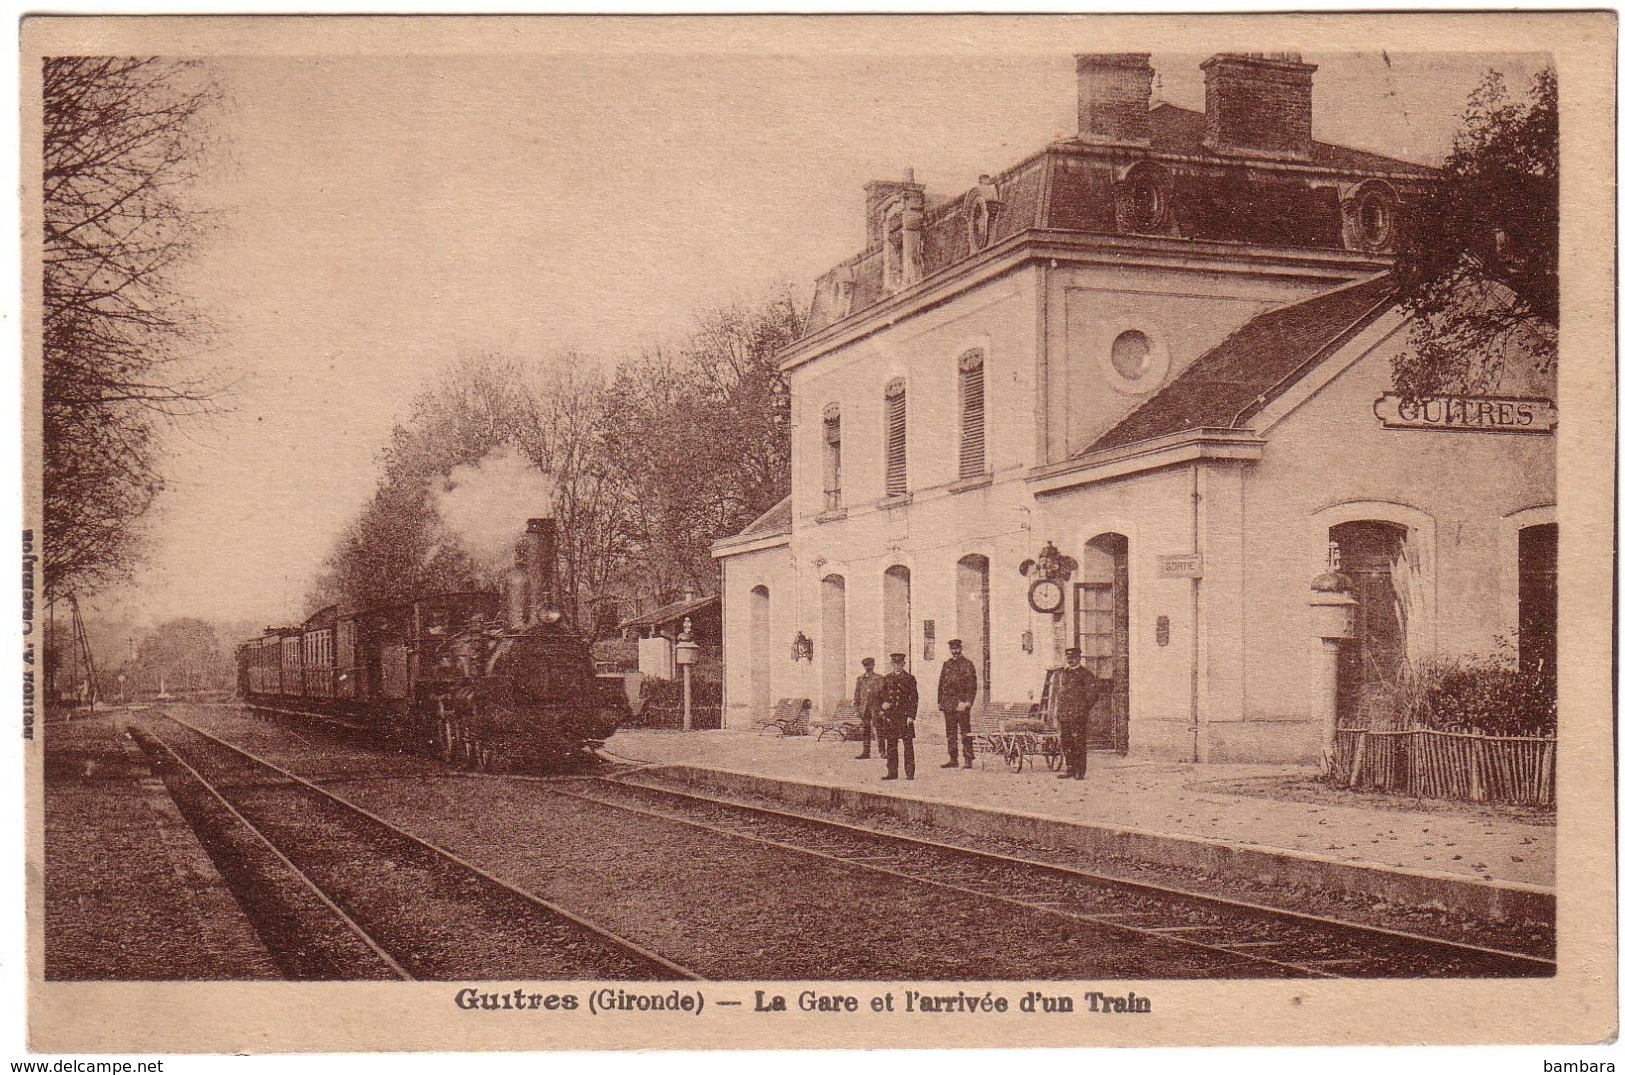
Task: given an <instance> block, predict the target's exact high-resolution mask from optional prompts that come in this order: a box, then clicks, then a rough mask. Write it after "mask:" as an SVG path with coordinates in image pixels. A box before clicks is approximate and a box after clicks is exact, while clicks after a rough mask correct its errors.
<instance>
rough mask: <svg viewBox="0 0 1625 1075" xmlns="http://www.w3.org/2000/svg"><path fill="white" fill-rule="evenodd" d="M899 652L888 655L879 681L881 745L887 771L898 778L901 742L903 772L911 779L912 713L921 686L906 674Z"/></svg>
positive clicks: (917, 704) (890, 777) (889, 776)
mask: <svg viewBox="0 0 1625 1075" xmlns="http://www.w3.org/2000/svg"><path fill="white" fill-rule="evenodd" d="M907 660H908V658H907V657H906V656H905V655H903V654H901V653H894V654H892V655H891V671H890V672H888V673H887V674H886V678H885V679H884V680H882V681H881V685H880V722H879V731H880V748H881V749H882V750H883V751H885V752H886V775H885V776H884V777H882V778H881V779H883V780H896V779H897V749H898V744H899V743H901V744H902V750H903V772H904V773H905V774H906V775H907V776H908V778H909V779H910V780H913V779H914V717H915V716H916V715H917V714H918V712H919V709H920V687H919V684H918V683H916V682H915V681H914V677H913V676H911V675H909V673H908V669H906V668H904V667H903V662H905V661H907Z"/></svg>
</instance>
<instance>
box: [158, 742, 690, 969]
mask: <svg viewBox="0 0 1625 1075" xmlns="http://www.w3.org/2000/svg"><path fill="white" fill-rule="evenodd" d="M164 719H165V720H166V721H167V722H168V724H166V725H165V727H164V730H163V731H162V732H159V731H157V730H155V729H153V728H151V727H148V728H145V729H138V730H137V731H136V736H137V739H138V741H140V742H141V744H142V746H143V748H144V749H145V750H146V751H147V752H148V754H149V755H150V756H151V757H152V758H153V759H154V761H155V762H156V764H157V769H158V772H159V773H160V775H162V776H163V777H164V779H165V781H166V783H168V784H169V785H170V787H171V791H172V792H173V793H174V794H175V797H176V801H177V802H178V803H180V804H181V808H182V810H183V812H184V813H186V814H187V815H188V819H189V820H190V821H191V822H192V824H193V825H194V826H195V827H196V828H197V829H198V832H199V835H200V837H201V838H202V839H203V840H204V843H205V845H206V846H208V847H209V850H210V853H211V855H213V856H214V857H215V859H216V861H217V863H219V864H220V865H221V872H222V873H223V874H224V875H226V876H227V878H228V880H230V881H232V882H233V887H234V888H235V889H238V891H240V892H242V893H243V895H244V898H243V903H244V906H245V909H246V910H247V911H248V912H249V914H250V917H251V918H254V919H255V925H256V927H257V928H258V929H259V930H260V932H261V935H262V937H263V938H264V939H265V940H266V942H267V945H268V947H270V948H271V950H272V952H273V956H274V957H275V958H276V959H277V961H278V964H279V966H280V967H281V968H282V970H283V972H284V973H285V974H286V975H287V976H289V977H293V978H300V979H307V980H310V979H380V980H389V979H396V980H403V979H425V980H468V979H478V978H509V979H524V978H537V979H589V980H620V981H648V980H676V979H697V978H698V977H699V975H697V974H695V973H694V972H692V971H690V970H688V969H687V968H685V967H682V966H679V965H678V964H676V963H673V962H671V961H670V960H667V959H665V958H664V957H662V956H660V955H657V954H655V953H654V952H650V951H648V950H647V949H644V948H643V947H641V946H639V945H637V944H635V943H634V942H632V941H629V940H627V939H625V938H623V937H621V936H619V935H617V934H615V933H613V932H611V931H609V930H607V929H604V928H602V927H601V926H598V925H596V924H595V923H593V922H591V921H589V920H587V919H585V918H582V917H581V916H579V915H577V914H574V913H572V912H570V911H568V910H565V909H564V908H562V907H559V906H557V905H555V904H553V903H551V902H549V901H547V900H544V899H542V898H540V897H538V896H536V895H533V894H532V893H529V892H526V891H524V890H523V889H520V888H517V887H515V886H514V885H511V884H509V883H507V882H506V881H503V880H501V879H499V878H497V877H495V876H493V875H491V874H490V873H487V872H486V871H484V870H481V869H480V868H479V867H477V866H475V865H473V864H471V863H469V862H467V861H465V860H464V859H462V858H460V857H458V856H456V855H454V854H452V853H450V852H448V851H446V850H444V849H443V848H440V847H438V846H436V845H434V844H432V843H429V842H428V841H425V840H423V839H421V838H419V837H417V836H414V835H412V834H411V833H408V832H406V831H404V830H403V829H401V828H399V827H398V826H396V825H393V824H391V823H390V822H388V821H386V820H384V819H383V818H381V817H379V816H377V815H376V814H374V813H372V812H370V811H367V810H365V809H363V808H361V807H359V806H357V805H355V804H353V803H351V802H349V801H348V800H346V799H344V798H342V797H341V796H339V795H336V794H334V793H333V792H331V791H329V790H327V789H325V788H321V787H319V786H317V785H316V784H314V783H312V782H311V781H309V780H307V779H305V778H304V777H301V776H299V775H297V774H295V773H292V772H290V771H288V770H287V769H284V768H282V767H280V766H278V765H276V764H274V763H272V762H269V761H266V760H265V759H263V758H260V757H258V756H257V755H254V754H252V753H250V752H248V751H246V750H243V749H242V748H241V747H238V746H235V745H233V744H231V743H228V742H226V741H225V740H223V739H221V738H219V737H218V736H215V735H213V734H211V733H209V732H207V731H204V730H203V729H201V728H198V727H196V726H194V725H192V724H189V723H187V722H185V721H182V720H180V719H178V718H176V717H174V716H166V717H165V718H164ZM170 725H173V727H171V726H170ZM245 890H246V891H245Z"/></svg>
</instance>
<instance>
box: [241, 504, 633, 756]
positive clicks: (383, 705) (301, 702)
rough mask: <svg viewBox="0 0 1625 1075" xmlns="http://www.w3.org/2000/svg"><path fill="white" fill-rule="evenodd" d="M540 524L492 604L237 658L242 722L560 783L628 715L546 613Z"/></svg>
mask: <svg viewBox="0 0 1625 1075" xmlns="http://www.w3.org/2000/svg"><path fill="white" fill-rule="evenodd" d="M555 561H556V537H555V529H554V523H553V520H551V519H531V520H530V521H529V524H528V525H527V527H526V531H525V535H524V537H523V538H522V539H521V540H520V542H519V546H518V549H517V553H516V556H515V566H514V569H513V570H512V571H511V572H510V573H509V575H508V578H507V581H506V585H505V586H504V590H503V593H502V594H500V595H499V594H496V593H489V592H472V593H442V594H434V595H431V596H426V597H422V598H419V599H418V600H415V601H410V602H405V603H401V604H396V605H388V606H382V607H377V608H370V609H365V610H361V611H356V612H343V611H340V609H339V608H338V607H337V606H333V607H330V608H326V609H323V610H321V611H320V612H317V613H316V614H315V615H313V616H311V617H310V619H308V620H307V621H305V623H304V624H303V625H301V626H300V627H297V628H293V627H289V628H272V629H269V630H267V631H266V632H265V633H264V634H263V635H262V636H260V637H259V638H254V639H250V640H248V641H247V642H245V643H243V644H242V646H240V647H239V648H238V691H239V694H240V695H241V696H242V698H243V699H244V701H246V702H247V703H248V705H249V706H250V708H253V709H256V710H260V711H266V712H271V713H275V714H279V715H285V716H291V717H295V718H301V717H302V718H308V719H315V720H320V721H325V722H329V723H338V724H342V725H344V726H346V727H348V728H351V729H353V730H354V731H356V732H358V733H359V734H361V735H362V736H364V737H365V738H367V739H368V740H370V741H373V742H375V743H377V744H379V745H381V746H388V747H391V748H394V749H399V750H410V751H418V752H427V753H431V754H434V755H437V756H438V757H440V758H442V759H443V760H445V761H447V762H450V763H452V764H454V765H458V766H462V767H466V768H471V769H485V770H498V771H506V770H533V771H558V770H561V769H566V768H569V767H571V766H572V765H574V764H576V763H579V762H580V761H582V760H584V759H585V758H587V757H589V756H590V755H591V753H592V752H593V751H594V750H595V749H596V748H597V747H599V746H602V745H603V743H604V741H605V740H606V739H608V738H609V737H610V736H611V735H613V734H614V732H615V728H616V725H617V724H618V723H619V721H620V720H621V719H622V718H623V717H624V716H625V715H626V698H625V695H624V694H623V693H622V692H621V691H620V689H619V687H618V685H612V686H606V685H605V684H604V683H603V682H601V681H600V680H598V679H597V677H596V676H595V675H594V674H593V667H592V656H591V653H590V651H589V649H588V646H587V642H586V640H585V639H584V638H582V636H581V635H580V634H579V633H578V632H577V631H576V629H575V627H574V625H572V624H571V623H570V622H569V620H568V619H567V618H566V617H565V616H564V614H563V612H562V611H561V609H560V607H559V606H560V602H559V601H558V600H557V590H556V577H557V576H556V570H555Z"/></svg>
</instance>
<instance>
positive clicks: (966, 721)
mask: <svg viewBox="0 0 1625 1075" xmlns="http://www.w3.org/2000/svg"><path fill="white" fill-rule="evenodd" d="M964 647H965V644H964V643H963V642H961V641H960V640H959V639H957V638H954V639H950V640H949V642H948V652H949V653H950V654H952V656H950V657H949V658H948V659H947V660H946V661H943V662H942V677H941V678H940V679H938V680H937V708H938V709H940V710H942V720H943V724H944V726H945V727H946V728H947V729H948V760H947V761H946V762H944V763H943V765H942V767H943V768H944V769H955V768H958V766H959V747H960V744H961V743H963V744H964V747H965V768H967V769H969V768H970V767H971V763H972V762H974V761H975V760H976V748H975V747H974V746H972V745H971V734H970V707H971V703H972V702H974V701H976V666H975V665H974V664H971V663H970V660H969V659H968V658H966V657H965V656H964V655H963V654H962V653H960V650H962V649H964Z"/></svg>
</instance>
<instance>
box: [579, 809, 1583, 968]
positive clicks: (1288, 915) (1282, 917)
mask: <svg viewBox="0 0 1625 1075" xmlns="http://www.w3.org/2000/svg"><path fill="white" fill-rule="evenodd" d="M596 779H599V780H602V781H603V782H604V783H606V784H610V785H613V786H620V787H628V788H634V789H638V790H641V791H651V792H654V793H656V794H661V795H669V796H672V797H674V798H677V799H687V800H691V801H694V802H699V803H704V804H706V805H708V806H718V807H722V808H724V809H728V810H732V811H735V812H739V813H746V814H756V815H761V816H764V817H769V818H773V819H776V820H781V821H785V822H789V823H792V824H799V825H810V826H813V827H819V828H824V829H826V830H830V831H834V832H838V833H842V834H844V835H848V836H855V837H858V838H861V839H865V840H869V841H879V842H885V843H893V844H898V845H902V846H905V847H907V846H914V847H921V848H926V849H929V850H932V851H936V852H941V853H946V854H950V855H954V856H958V857H961V858H967V857H968V858H973V859H978V860H981V861H984V862H992V863H997V864H999V865H1003V866H1013V867H1017V868H1021V869H1027V870H1034V871H1038V872H1042V873H1048V874H1050V875H1052V876H1059V877H1062V878H1065V879H1068V880H1075V881H1082V882H1087V883H1089V884H1093V885H1096V886H1100V887H1108V888H1112V889H1115V890H1117V891H1120V892H1125V893H1132V894H1135V895H1143V896H1150V897H1155V898H1159V899H1163V900H1165V901H1169V902H1174V903H1183V904H1186V905H1196V906H1200V907H1203V908H1205V909H1207V910H1210V911H1212V912H1214V913H1216V914H1221V915H1224V916H1227V917H1238V916H1239V917H1246V918H1249V919H1252V920H1255V921H1263V922H1266V923H1284V924H1288V925H1294V926H1298V927H1300V928H1302V929H1306V930H1310V931H1314V932H1319V933H1322V934H1325V933H1333V934H1339V935H1342V936H1343V937H1347V938H1352V939H1356V940H1370V941H1376V942H1381V943H1382V944H1385V945H1403V946H1407V947H1419V948H1423V949H1432V950H1433V951H1434V952H1435V953H1437V954H1439V955H1441V956H1450V957H1453V958H1457V959H1463V960H1470V961H1473V962H1490V963H1496V962H1499V963H1502V964H1503V965H1505V966H1507V967H1508V968H1517V969H1518V970H1519V971H1520V972H1521V973H1520V974H1519V975H1518V976H1522V977H1550V976H1552V975H1555V974H1556V973H1557V961H1556V960H1553V959H1547V958H1545V957H1543V956H1533V955H1528V954H1525V953H1522V952H1509V951H1506V950H1504V949H1499V948H1490V947H1487V946H1483V945H1475V944H1469V943H1466V942H1461V941H1450V940H1444V939H1442V938H1438V937H1429V936H1427V935H1425V934H1420V933H1412V932H1409V931H1406V930H1395V929H1388V928H1385V927H1382V926H1370V925H1365V924H1363V923H1358V922H1348V921H1344V920H1342V919H1337V918H1330V917H1327V916H1324V915H1317V914H1311V913H1309V912H1304V911H1292V910H1288V909H1285V908H1281V907H1271V906H1268V905H1266V904H1260V903H1253V902H1250V901H1247V900H1238V899H1234V898H1232V897H1228V896H1215V895H1211V894H1209V893H1203V892H1194V891H1191V890H1189V889H1183V888H1177V887H1174V886H1171V885H1159V884H1155V883H1153V882H1148V881H1134V880H1129V879H1127V878H1121V877H1113V876H1111V875H1108V874H1102V873H1096V872H1094V871H1091V870H1086V869H1081V868H1079V867H1076V866H1065V865H1062V864H1059V863H1053V862H1043V861H1040V860H1037V859H1028V858H1022V857H1020V856H1016V855H1007V854H1003V853H1001V852H996V851H986V850H982V849H979V848H971V847H965V846H963V845H961V844H951V843H945V842H943V841H941V840H933V839H929V838H926V837H921V836H905V835H902V834H900V833H895V832H887V831H885V830H881V829H872V828H869V827H867V826H864V825H855V824H852V823H850V822H844V821H835V820H833V819H830V818H823V817H814V816H809V815H806V814H798V813H794V812H792V811H787V810H778V809H774V808H773V807H768V806H760V805H757V804H754V803H742V802H738V801H735V800H731V799H724V798H718V797H715V796H711V795H705V794H702V793H699V792H695V791H689V790H677V789H673V788H670V787H667V786H665V785H650V784H642V783H638V782H636V781H630V780H620V779H610V778H596ZM555 790H557V789H555ZM561 793H562V792H561ZM578 797H580V798H592V796H578ZM593 801H595V802H600V801H604V800H598V799H594V800H593ZM614 805H620V804H614ZM652 812H654V813H658V811H652ZM662 816H664V815H662ZM1251 943H1252V944H1254V945H1262V944H1277V943H1281V944H1284V943H1290V942H1275V941H1268V942H1251ZM1238 946H1239V945H1238ZM1313 962H1314V961H1305V963H1304V964H1303V966H1305V967H1308V966H1309V965H1311V964H1312V963H1313ZM1292 965H1294V966H1297V964H1292ZM1336 977H1346V975H1337V976H1336Z"/></svg>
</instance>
